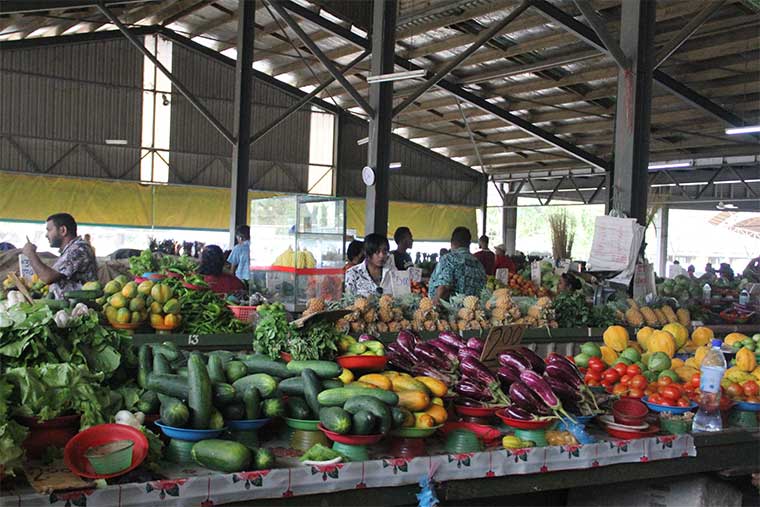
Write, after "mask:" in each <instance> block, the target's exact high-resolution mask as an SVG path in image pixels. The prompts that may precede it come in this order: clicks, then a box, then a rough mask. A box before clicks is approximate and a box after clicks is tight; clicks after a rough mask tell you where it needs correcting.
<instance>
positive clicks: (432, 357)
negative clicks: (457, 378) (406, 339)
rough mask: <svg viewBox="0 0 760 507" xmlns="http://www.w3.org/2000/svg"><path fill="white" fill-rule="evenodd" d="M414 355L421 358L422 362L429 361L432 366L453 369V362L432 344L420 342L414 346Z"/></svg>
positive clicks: (447, 369) (445, 369)
mask: <svg viewBox="0 0 760 507" xmlns="http://www.w3.org/2000/svg"><path fill="white" fill-rule="evenodd" d="M414 355H415V356H417V357H418V358H420V360H421V361H422V362H427V363H429V364H430V366H434V367H436V368H439V369H441V370H444V371H449V370H451V363H450V362H449V360H448V359H447V358H446V356H444V355H443V354H442V353H441V351H439V350H438V349H437V348H435V347H433V346H432V345H428V344H427V343H418V344H417V346H416V347H414Z"/></svg>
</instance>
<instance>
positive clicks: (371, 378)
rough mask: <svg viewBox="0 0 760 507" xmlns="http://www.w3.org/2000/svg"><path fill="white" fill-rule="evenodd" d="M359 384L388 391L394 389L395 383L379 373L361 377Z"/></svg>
mask: <svg viewBox="0 0 760 507" xmlns="http://www.w3.org/2000/svg"><path fill="white" fill-rule="evenodd" d="M359 382H365V383H367V384H371V385H373V386H375V387H379V388H380V389H385V390H386V391H390V390H392V389H393V382H391V379H389V378H388V377H385V376H383V375H380V374H379V373H369V374H367V375H362V376H361V377H359Z"/></svg>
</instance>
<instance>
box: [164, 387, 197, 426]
mask: <svg viewBox="0 0 760 507" xmlns="http://www.w3.org/2000/svg"><path fill="white" fill-rule="evenodd" d="M158 398H159V399H160V400H161V411H160V412H159V413H160V416H161V422H162V423H163V424H166V425H167V426H171V427H172V428H182V427H184V426H185V425H186V424H187V421H188V420H189V419H190V410H189V409H188V408H187V405H185V404H184V403H182V402H181V401H179V400H178V399H177V398H172V397H171V396H166V395H164V394H159V395H158Z"/></svg>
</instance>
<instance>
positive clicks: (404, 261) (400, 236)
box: [391, 227, 414, 271]
mask: <svg viewBox="0 0 760 507" xmlns="http://www.w3.org/2000/svg"><path fill="white" fill-rule="evenodd" d="M393 241H395V242H396V249H395V250H394V251H393V252H391V254H392V255H393V263H394V264H395V265H396V269H397V270H399V271H405V270H407V269H409V268H411V267H412V266H414V263H413V262H412V256H411V255H409V252H408V251H407V250H409V249H411V248H412V245H413V244H414V238H413V237H412V231H411V230H410V229H409V227H399V228H398V229H396V232H394V233H393Z"/></svg>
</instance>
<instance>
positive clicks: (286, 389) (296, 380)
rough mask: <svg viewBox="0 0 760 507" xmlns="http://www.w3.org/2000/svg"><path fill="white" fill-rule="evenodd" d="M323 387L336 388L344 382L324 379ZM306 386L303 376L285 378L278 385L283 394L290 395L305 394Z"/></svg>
mask: <svg viewBox="0 0 760 507" xmlns="http://www.w3.org/2000/svg"><path fill="white" fill-rule="evenodd" d="M321 382H322V388H323V389H335V388H338V387H343V382H341V381H340V380H329V379H328V380H322V381H321ZM303 388H304V382H303V377H301V376H298V377H290V378H286V379H283V381H282V382H280V384H279V385H278V389H280V391H282V394H287V395H288V396H303V395H304V392H303Z"/></svg>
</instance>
